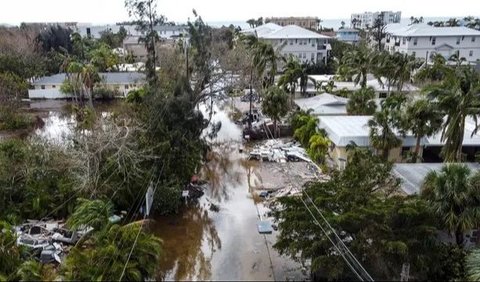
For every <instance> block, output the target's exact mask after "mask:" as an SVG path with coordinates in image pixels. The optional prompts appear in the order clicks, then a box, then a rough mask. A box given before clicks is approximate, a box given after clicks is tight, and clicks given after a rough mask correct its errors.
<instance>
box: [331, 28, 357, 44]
mask: <svg viewBox="0 0 480 282" xmlns="http://www.w3.org/2000/svg"><path fill="white" fill-rule="evenodd" d="M336 38H337V39H338V40H339V41H342V42H346V43H350V44H352V45H356V44H358V42H360V31H359V30H358V29H355V28H340V29H339V30H338V31H337V34H336Z"/></svg>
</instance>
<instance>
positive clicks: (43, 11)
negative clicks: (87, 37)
mask: <svg viewBox="0 0 480 282" xmlns="http://www.w3.org/2000/svg"><path fill="white" fill-rule="evenodd" d="M192 9H195V10H196V11H197V12H198V13H199V14H200V15H201V16H202V18H203V19H204V20H205V21H207V22H214V21H245V20H246V19H249V18H252V17H255V18H258V17H270V16H317V17H319V18H321V19H348V18H350V14H352V13H356V12H364V11H378V10H392V11H402V18H409V17H410V16H417V17H419V16H424V17H463V16H467V15H472V16H478V13H480V1H479V0H455V1H447V0H331V1H326V0H296V1H285V0H235V1H231V0H168V1H167V0H158V12H159V13H160V14H162V15H165V16H166V17H167V18H168V19H169V20H171V21H175V22H186V21H187V20H188V18H189V17H192ZM472 13H477V14H472ZM124 20H128V14H127V12H126V10H125V7H124V0H0V23H7V24H19V23H21V22H66V21H68V22H81V23H93V24H100V23H115V22H120V21H124Z"/></svg>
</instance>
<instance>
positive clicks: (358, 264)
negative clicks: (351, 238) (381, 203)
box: [302, 190, 374, 281]
mask: <svg viewBox="0 0 480 282" xmlns="http://www.w3.org/2000/svg"><path fill="white" fill-rule="evenodd" d="M303 193H304V194H305V195H306V196H307V197H308V199H309V201H310V202H311V203H312V205H313V206H314V208H315V210H316V211H317V212H318V214H319V215H320V216H321V217H322V219H323V221H324V222H325V223H326V225H327V227H328V228H329V230H330V231H331V232H332V233H333V234H334V235H335V237H336V239H337V241H338V242H339V244H340V245H341V247H342V248H343V249H345V251H346V254H347V256H348V257H349V258H350V260H353V264H354V265H355V266H357V268H358V270H359V271H360V272H362V273H363V276H364V278H361V280H362V281H363V280H367V281H374V280H373V278H372V276H370V274H369V273H368V272H367V270H366V269H365V268H364V267H363V266H362V264H361V263H360V262H359V261H358V260H357V258H356V257H355V255H353V253H352V252H351V251H350V249H349V248H348V247H347V246H346V245H345V243H344V242H343V240H342V239H341V238H340V236H338V234H337V232H336V231H335V229H333V227H332V226H331V225H330V223H329V222H328V220H327V219H326V218H325V216H324V215H323V214H322V212H321V211H320V209H319V208H318V207H317V206H316V205H315V203H314V202H313V200H312V198H311V197H310V196H309V195H308V193H307V191H306V190H304V191H303ZM302 202H304V201H303V199H302ZM322 229H323V228H322Z"/></svg>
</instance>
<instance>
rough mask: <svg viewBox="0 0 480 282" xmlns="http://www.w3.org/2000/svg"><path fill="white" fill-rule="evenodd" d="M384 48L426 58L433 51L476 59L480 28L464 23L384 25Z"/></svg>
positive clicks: (478, 54)
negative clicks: (434, 25) (438, 25)
mask: <svg viewBox="0 0 480 282" xmlns="http://www.w3.org/2000/svg"><path fill="white" fill-rule="evenodd" d="M386 32H387V37H386V39H385V49H386V50H388V51H390V52H397V51H398V52H401V53H404V54H409V55H414V56H415V57H417V58H422V59H426V60H428V59H429V58H430V57H431V56H432V55H434V54H441V55H443V56H444V57H445V58H446V59H448V58H449V57H450V56H452V55H454V54H458V55H459V57H460V58H462V57H463V58H465V59H466V60H467V61H469V62H475V61H477V60H479V59H480V31H478V30H474V29H470V28H467V27H463V26H462V27H433V26H429V25H427V24H413V25H409V26H405V25H400V24H391V25H387V27H386Z"/></svg>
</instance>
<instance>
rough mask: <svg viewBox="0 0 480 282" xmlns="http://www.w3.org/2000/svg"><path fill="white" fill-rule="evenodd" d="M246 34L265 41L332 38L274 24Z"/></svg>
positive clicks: (294, 26) (257, 28) (290, 26)
mask: <svg viewBox="0 0 480 282" xmlns="http://www.w3.org/2000/svg"><path fill="white" fill-rule="evenodd" d="M243 32H244V33H250V34H256V35H257V36H258V38H265V39H285V38H293V39H296V38H298V39H300V38H303V39H308V38H311V39H316V38H331V37H329V36H326V35H323V34H319V33H316V32H313V31H310V30H308V29H305V28H303V27H299V26H296V25H287V26H279V25H277V24H274V23H267V24H264V25H261V26H258V27H256V28H252V29H247V30H245V31H243Z"/></svg>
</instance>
